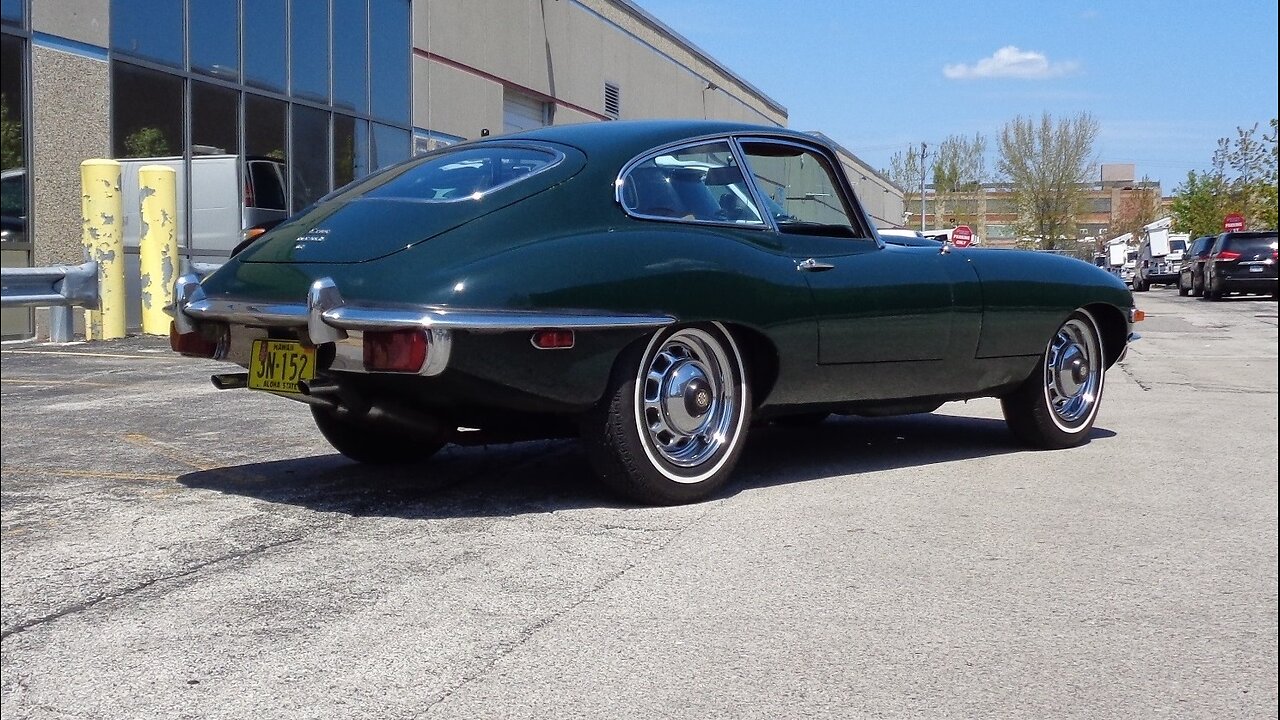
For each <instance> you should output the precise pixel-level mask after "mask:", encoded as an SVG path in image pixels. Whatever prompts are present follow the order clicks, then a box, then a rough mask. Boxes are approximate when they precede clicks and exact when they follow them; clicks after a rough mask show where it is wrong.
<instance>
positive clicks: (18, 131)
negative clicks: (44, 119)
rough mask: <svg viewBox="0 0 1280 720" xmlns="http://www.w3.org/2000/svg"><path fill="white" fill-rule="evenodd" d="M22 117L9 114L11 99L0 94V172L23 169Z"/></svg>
mask: <svg viewBox="0 0 1280 720" xmlns="http://www.w3.org/2000/svg"><path fill="white" fill-rule="evenodd" d="M22 156H23V152H22V117H21V116H20V115H19V116H18V117H14V116H13V115H10V113H9V98H7V97H5V96H4V95H3V94H0V170H8V169H9V168H16V167H22Z"/></svg>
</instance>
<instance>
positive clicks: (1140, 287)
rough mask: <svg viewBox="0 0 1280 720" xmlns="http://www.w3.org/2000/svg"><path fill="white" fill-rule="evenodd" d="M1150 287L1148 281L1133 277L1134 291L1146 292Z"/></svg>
mask: <svg viewBox="0 0 1280 720" xmlns="http://www.w3.org/2000/svg"><path fill="white" fill-rule="evenodd" d="M1148 287H1149V285H1148V284H1147V283H1145V282H1143V281H1141V280H1139V279H1138V278H1134V279H1133V291H1134V292H1146V291H1147V288H1148Z"/></svg>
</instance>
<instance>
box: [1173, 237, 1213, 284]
mask: <svg viewBox="0 0 1280 720" xmlns="http://www.w3.org/2000/svg"><path fill="white" fill-rule="evenodd" d="M1217 239H1218V236H1217V235H1202V236H1200V237H1198V238H1196V239H1195V240H1193V241H1192V242H1191V247H1189V248H1187V251H1186V252H1185V253H1184V254H1183V255H1182V266H1181V267H1180V268H1179V269H1178V294H1179V295H1188V294H1189V295H1192V296H1193V297H1200V296H1201V295H1203V294H1204V264H1205V261H1206V260H1208V259H1209V251H1210V250H1212V249H1213V242H1214V241H1215V240H1217Z"/></svg>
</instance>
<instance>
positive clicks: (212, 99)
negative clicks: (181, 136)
mask: <svg viewBox="0 0 1280 720" xmlns="http://www.w3.org/2000/svg"><path fill="white" fill-rule="evenodd" d="M191 154H192V155H239V154H240V93H239V92H237V91H236V90H233V89H231V88H226V87H222V86H220V85H213V84H211V83H204V82H198V81H192V83H191Z"/></svg>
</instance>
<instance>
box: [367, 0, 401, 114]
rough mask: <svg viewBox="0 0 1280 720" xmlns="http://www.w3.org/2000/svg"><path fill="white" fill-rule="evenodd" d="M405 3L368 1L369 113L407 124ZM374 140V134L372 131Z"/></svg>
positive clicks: (397, 1)
mask: <svg viewBox="0 0 1280 720" xmlns="http://www.w3.org/2000/svg"><path fill="white" fill-rule="evenodd" d="M410 47H411V46H410V43H409V3H408V2H407V0H370V2H369V77H370V78H372V79H373V80H374V81H376V82H371V83H370V88H371V91H372V92H371V96H372V103H373V107H372V114H373V115H374V116H375V117H377V118H379V119H382V120H386V121H387V122H393V123H400V124H402V125H408V124H409V53H410ZM375 139H376V133H375Z"/></svg>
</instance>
